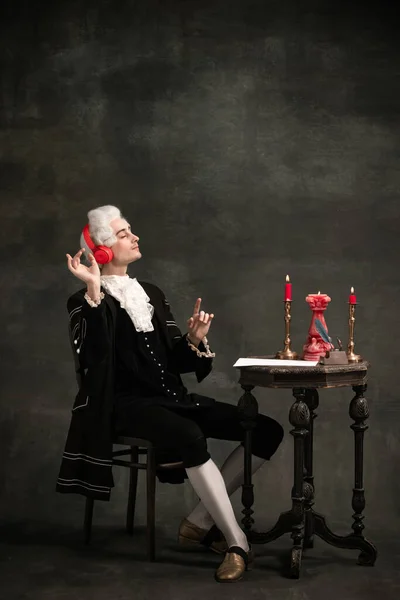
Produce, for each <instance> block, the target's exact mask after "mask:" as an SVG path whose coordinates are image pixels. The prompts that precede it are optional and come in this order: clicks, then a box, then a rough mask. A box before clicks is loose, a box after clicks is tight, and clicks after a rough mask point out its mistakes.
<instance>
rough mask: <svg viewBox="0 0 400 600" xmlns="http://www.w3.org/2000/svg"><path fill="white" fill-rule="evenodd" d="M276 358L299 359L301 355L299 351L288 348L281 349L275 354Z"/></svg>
mask: <svg viewBox="0 0 400 600" xmlns="http://www.w3.org/2000/svg"><path fill="white" fill-rule="evenodd" d="M275 358H279V359H280V360H298V358H299V355H298V354H297V352H293V350H290V348H287V349H286V350H279V352H277V353H276V354H275Z"/></svg>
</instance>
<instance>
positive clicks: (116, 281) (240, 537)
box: [57, 206, 283, 582]
mask: <svg viewBox="0 0 400 600" xmlns="http://www.w3.org/2000/svg"><path fill="white" fill-rule="evenodd" d="M88 218H89V223H88V225H87V226H86V227H85V228H84V230H83V233H82V236H81V249H80V250H79V251H78V252H77V253H76V254H75V256H74V257H72V256H70V255H69V254H67V255H66V256H67V261H68V268H69V270H70V271H71V273H72V274H73V275H74V276H75V277H77V278H78V279H80V280H81V281H83V282H84V283H85V285H86V287H85V288H84V289H83V290H80V291H79V292H77V293H75V294H74V295H73V296H71V297H70V298H69V300H68V311H69V314H70V332H71V337H72V340H73V344H74V348H75V350H76V353H77V355H78V357H79V364H80V369H81V373H82V374H84V377H83V381H82V385H81V387H80V389H79V392H78V394H77V397H76V400H75V404H74V407H73V411H72V420H71V426H70V430H69V433H68V438H67V442H66V448H65V452H64V455H63V461H62V465H61V470H60V476H59V479H58V482H57V490H58V491H60V492H64V493H65V492H75V493H81V494H84V495H87V496H91V497H93V498H98V499H103V500H108V499H109V496H110V491H111V487H112V485H113V480H112V473H111V452H112V439H113V436H114V435H115V434H116V433H124V434H127V435H132V436H135V437H140V438H143V439H148V440H150V441H151V442H153V443H154V444H155V446H156V447H157V448H160V449H162V450H164V451H166V452H167V453H168V455H169V456H170V457H171V459H172V460H175V461H176V460H178V461H182V463H183V466H184V469H185V472H186V476H187V478H188V479H189V481H190V483H191V484H192V486H193V488H194V490H195V492H196V494H197V495H198V497H199V499H200V503H199V504H198V505H197V506H196V507H195V509H194V510H193V511H192V513H191V514H190V515H189V516H188V517H187V518H186V519H184V520H183V521H182V523H181V525H180V528H179V541H180V542H181V543H204V542H206V541H207V538H209V537H210V536H209V532H210V530H212V529H214V530H215V529H216V527H217V528H218V529H219V530H220V532H222V534H223V536H224V539H223V541H222V543H221V542H217V541H215V540H213V539H212V538H210V539H209V540H208V542H209V545H210V547H211V549H213V550H215V551H217V552H224V553H225V558H224V561H223V562H222V564H221V565H220V567H219V568H218V570H217V572H216V574H215V577H216V579H217V581H220V582H225V581H237V580H239V579H241V578H242V576H243V573H244V571H245V570H246V569H247V568H248V566H249V563H250V562H251V561H252V553H251V550H250V548H249V545H248V542H247V539H246V536H245V534H244V532H243V531H242V530H241V528H240V527H239V525H238V523H237V521H236V518H235V515H234V512H233V509H232V505H231V502H230V500H229V495H230V494H232V493H233V492H234V491H235V490H236V489H237V488H238V487H239V486H240V485H241V484H242V482H243V462H244V461H243V452H244V451H243V446H242V445H239V446H238V447H237V448H236V449H235V450H234V451H233V452H232V453H231V454H230V456H229V457H228V458H227V460H226V461H225V463H224V465H223V467H222V469H221V471H220V470H219V469H218V468H217V466H216V465H215V463H214V462H213V460H212V459H211V457H210V454H209V453H208V449H207V438H210V437H212V438H217V439H225V440H236V441H239V442H242V440H243V435H244V432H243V429H242V427H241V425H240V422H239V414H238V411H237V407H236V406H233V405H230V404H226V403H221V402H217V401H216V400H214V399H213V398H209V397H206V396H202V395H199V394H191V393H189V392H188V390H187V389H186V388H185V387H184V385H183V382H182V379H181V374H182V373H187V372H194V373H196V376H197V380H198V381H199V382H200V381H202V380H203V379H204V378H205V377H206V376H207V375H208V374H209V373H210V371H211V368H212V359H213V358H214V356H215V355H214V353H213V352H211V350H210V347H209V344H208V340H207V335H208V333H209V330H210V327H211V324H212V321H213V318H214V315H213V314H212V313H208V312H205V311H204V310H201V298H198V299H197V300H196V302H195V305H194V310H193V314H192V316H191V317H190V318H189V319H188V322H187V328H188V330H187V333H186V334H185V335H182V334H181V332H180V330H179V328H178V327H177V325H176V322H175V320H174V317H173V315H172V313H171V310H170V306H169V303H168V302H167V300H166V298H165V296H164V294H163V292H162V291H161V290H160V289H159V288H158V287H156V286H154V285H152V284H149V283H145V282H139V281H138V280H137V279H136V278H134V279H132V278H131V277H129V276H128V274H127V268H128V265H129V264H131V263H134V262H136V261H137V260H138V259H139V258H141V253H140V249H139V237H138V236H137V235H135V234H134V233H133V232H132V231H131V227H130V225H129V223H128V222H127V221H126V220H125V219H124V218H123V217H122V215H121V213H120V211H119V209H118V208H116V207H114V206H102V207H99V208H96V209H94V210H92V211H90V212H89V213H88ZM84 253H85V254H86V255H87V259H88V266H86V265H84V264H83V263H82V262H81V258H82V256H83V255H84ZM282 437H283V430H282V427H281V426H280V425H279V424H278V423H277V422H276V421H274V420H273V419H270V418H269V417H266V416H264V415H259V416H258V418H257V423H256V427H255V429H254V432H253V448H252V452H253V454H254V457H253V461H252V463H253V472H254V471H255V470H257V469H258V468H259V467H260V466H261V465H262V464H263V462H264V461H265V460H268V459H270V458H271V456H272V455H273V454H274V453H275V451H276V449H277V448H278V446H279V444H280V443H281V441H282ZM213 526H214V527H213ZM215 526H216V527H215Z"/></svg>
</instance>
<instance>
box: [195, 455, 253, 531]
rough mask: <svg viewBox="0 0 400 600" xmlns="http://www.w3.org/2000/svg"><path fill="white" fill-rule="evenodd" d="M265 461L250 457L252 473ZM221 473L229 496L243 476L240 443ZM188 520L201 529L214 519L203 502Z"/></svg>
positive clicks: (212, 522)
mask: <svg viewBox="0 0 400 600" xmlns="http://www.w3.org/2000/svg"><path fill="white" fill-rule="evenodd" d="M264 462H265V459H264V458H259V457H258V456H254V455H253V456H252V457H251V470H252V473H253V474H254V473H255V472H256V471H257V470H258V469H259V468H260V467H261V466H262V465H263V464H264ZM221 475H222V477H223V478H224V481H225V486H226V490H227V493H228V496H231V495H232V494H233V493H234V492H236V490H237V489H239V487H240V486H241V485H242V484H243V477H244V448H243V446H242V445H240V446H237V448H235V449H234V450H233V452H231V453H230V455H229V456H228V457H227V459H226V461H225V462H224V464H223V465H222V468H221ZM187 519H188V521H190V522H191V523H193V524H194V525H197V527H200V528H201V529H207V530H208V529H210V528H211V527H212V526H213V525H214V521H213V519H212V517H211V516H210V513H209V511H208V510H207V508H206V507H205V505H204V504H203V502H199V504H198V505H197V506H196V507H195V509H194V510H193V511H192V512H191V513H190V515H189V516H188V517H187Z"/></svg>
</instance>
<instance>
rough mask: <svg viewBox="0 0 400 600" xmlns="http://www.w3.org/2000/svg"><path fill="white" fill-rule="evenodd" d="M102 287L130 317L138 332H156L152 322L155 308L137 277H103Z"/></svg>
mask: <svg viewBox="0 0 400 600" xmlns="http://www.w3.org/2000/svg"><path fill="white" fill-rule="evenodd" d="M100 281H101V285H102V286H103V288H104V289H105V290H106V292H108V293H109V294H110V295H111V296H113V298H115V299H116V300H118V302H119V303H120V305H121V307H122V308H124V309H125V310H126V312H127V313H128V315H129V316H130V318H131V320H132V323H133V324H134V326H135V329H136V331H154V327H153V323H152V322H151V319H152V316H153V314H154V307H153V306H152V305H151V304H150V298H149V297H148V295H147V294H146V292H145V291H144V289H143V287H142V286H141V285H140V283H139V282H138V280H137V279H136V277H135V278H134V279H132V278H131V277H129V276H128V275H102V276H101V277H100Z"/></svg>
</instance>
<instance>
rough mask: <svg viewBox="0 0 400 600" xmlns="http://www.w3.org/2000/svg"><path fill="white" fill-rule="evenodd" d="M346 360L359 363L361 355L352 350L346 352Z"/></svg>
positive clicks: (361, 358) (361, 359)
mask: <svg viewBox="0 0 400 600" xmlns="http://www.w3.org/2000/svg"><path fill="white" fill-rule="evenodd" d="M347 360H348V361H349V363H359V362H362V361H363V357H362V356H360V355H359V354H355V353H354V352H347Z"/></svg>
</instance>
